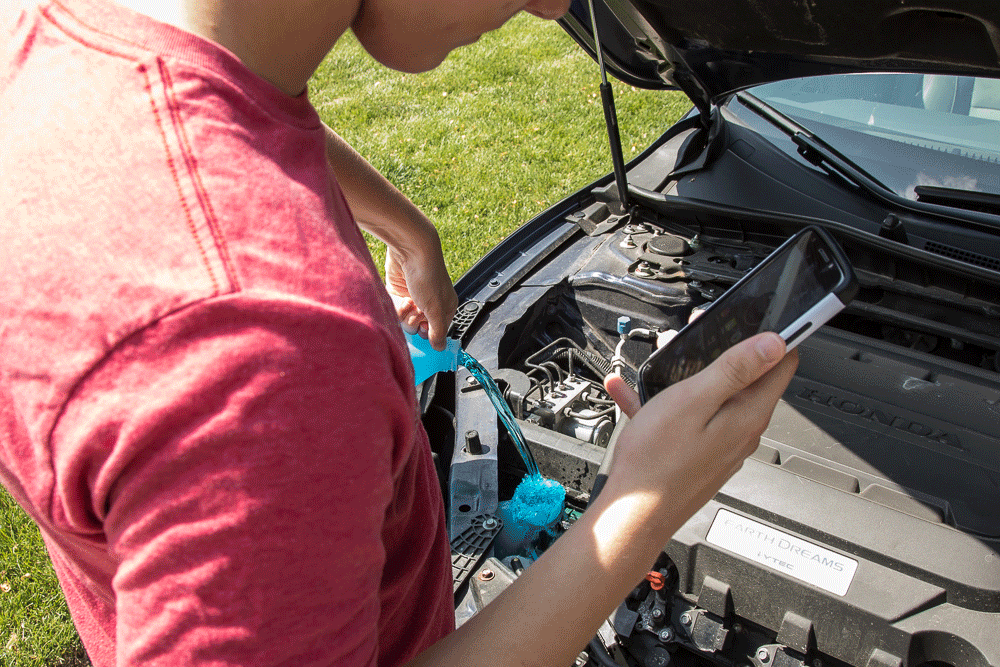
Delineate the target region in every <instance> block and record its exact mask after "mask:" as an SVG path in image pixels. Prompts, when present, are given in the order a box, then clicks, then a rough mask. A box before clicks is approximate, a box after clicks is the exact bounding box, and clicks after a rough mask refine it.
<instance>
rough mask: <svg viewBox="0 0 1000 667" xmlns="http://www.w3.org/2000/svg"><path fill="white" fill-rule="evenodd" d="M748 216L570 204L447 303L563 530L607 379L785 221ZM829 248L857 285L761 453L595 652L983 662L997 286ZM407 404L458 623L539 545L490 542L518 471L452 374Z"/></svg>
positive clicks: (580, 489) (999, 596)
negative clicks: (425, 458)
mask: <svg viewBox="0 0 1000 667" xmlns="http://www.w3.org/2000/svg"><path fill="white" fill-rule="evenodd" d="M753 229H754V231H753V233H750V232H748V231H746V228H745V226H744V225H743V224H741V223H740V222H739V221H738V220H731V221H712V222H708V223H706V222H704V221H699V222H698V223H697V224H692V223H691V222H690V221H687V220H680V221H678V220H676V219H673V218H672V217H670V216H666V215H664V214H662V213H658V212H656V211H653V210H644V209H640V208H638V207H637V208H635V209H633V210H632V211H630V212H629V213H628V214H626V215H615V214H614V213H613V212H612V211H611V210H610V209H609V208H608V206H607V205H605V204H602V203H600V201H594V200H589V201H584V202H581V203H580V204H579V205H578V206H577V207H576V208H575V210H568V211H567V212H566V214H565V217H564V221H563V222H562V224H561V225H560V226H558V227H557V228H554V229H551V230H548V231H546V232H545V234H543V235H540V236H539V237H538V238H537V239H536V241H535V250H534V251H533V252H531V253H526V252H521V253H520V254H519V255H514V256H513V261H511V262H508V263H507V264H505V265H503V266H494V267H493V272H492V273H491V274H489V275H487V278H488V281H487V280H484V281H483V283H482V284H481V285H480V286H479V289H478V290H476V291H473V292H474V293H473V297H474V298H471V299H469V300H467V301H466V302H465V303H464V304H463V305H462V306H461V307H460V309H459V315H458V316H457V317H456V320H455V323H454V324H453V332H452V333H453V334H454V335H455V336H456V337H460V338H461V339H462V341H463V347H464V349H466V350H467V351H468V352H469V353H470V354H471V355H472V356H474V357H475V358H477V359H478V360H479V361H480V362H481V363H482V364H483V365H484V366H485V367H486V368H488V369H490V372H491V373H492V374H493V375H494V378H495V379H496V380H497V383H498V385H499V386H500V388H501V389H502V390H503V392H504V397H505V399H506V401H507V403H508V404H509V405H510V407H511V410H512V411H513V413H514V416H515V417H516V419H517V420H518V424H519V425H520V426H521V428H522V430H523V432H524V434H525V437H526V439H527V442H528V446H529V448H530V449H531V451H532V454H533V456H534V458H535V460H536V461H537V463H538V466H539V469H540V470H541V473H542V474H543V475H544V476H546V477H548V478H551V479H555V480H557V481H559V482H560V483H561V484H563V485H564V486H565V487H566V489H567V508H566V511H565V513H564V516H563V520H562V526H563V527H565V526H568V525H569V524H570V523H571V522H572V521H573V519H574V518H575V517H576V516H578V515H579V512H581V511H583V509H584V508H585V507H586V505H587V502H588V501H589V498H590V495H591V493H592V492H594V488H595V487H594V485H595V482H598V480H599V478H600V477H601V473H602V463H604V462H605V459H606V453H607V452H608V451H609V448H613V445H614V441H615V439H616V437H617V434H618V432H619V431H620V429H621V427H622V426H623V425H624V423H625V421H626V420H625V419H623V418H622V417H621V416H620V414H619V413H618V411H617V410H616V408H615V406H614V403H613V401H612V400H611V399H610V397H609V396H608V395H607V393H606V392H605V390H604V388H603V386H602V382H601V381H602V379H603V377H604V376H605V375H607V374H608V373H610V372H612V371H619V372H621V373H622V374H623V375H624V376H625V378H626V379H627V380H630V381H632V382H633V383H634V380H635V375H636V370H637V368H638V366H639V365H640V364H641V362H642V361H643V360H644V359H645V358H646V357H647V356H648V355H649V354H650V353H651V352H652V351H653V350H654V349H655V348H656V346H657V341H658V339H660V338H661V337H662V335H663V334H664V333H665V332H668V331H671V330H676V329H679V328H681V327H682V326H683V325H684V323H686V322H687V321H688V318H689V317H690V316H691V313H692V311H693V310H694V309H695V308H698V307H699V306H703V305H704V304H706V303H708V302H710V301H712V300H714V299H715V298H717V297H718V296H719V295H721V294H722V293H723V292H724V291H725V290H726V289H727V288H728V287H729V286H730V285H732V284H733V283H734V282H735V281H736V280H738V279H739V278H740V277H741V276H742V275H743V274H744V273H745V272H746V271H748V270H749V269H751V268H752V267H753V266H755V265H756V264H757V263H758V262H760V261H761V260H762V259H763V258H764V257H766V256H767V255H768V254H769V252H770V251H771V250H772V249H773V248H774V247H776V246H777V245H779V244H780V242H781V240H783V238H784V237H785V236H787V234H788V231H787V229H786V228H785V227H783V226H782V225H779V224H774V225H771V226H767V225H764V226H761V225H755V226H754V227H753ZM840 240H841V241H842V243H843V246H844V249H845V251H846V252H847V253H848V256H849V257H850V259H851V262H852V264H853V265H854V267H855V271H856V273H857V275H858V277H859V281H860V282H861V285H862V289H861V292H860V294H859V296H858V297H857V299H856V300H855V301H854V303H853V304H851V306H849V308H848V309H847V310H845V311H844V312H843V313H841V314H840V315H838V316H837V317H835V318H834V320H832V321H831V322H830V323H829V324H828V325H826V326H824V327H823V328H822V329H821V330H820V331H818V332H817V333H816V334H815V335H814V336H812V337H811V338H809V339H807V340H806V341H804V342H803V343H802V344H801V346H800V347H799V350H800V364H799V369H798V372H797V374H796V377H795V378H794V380H793V381H792V384H791V385H790V386H789V388H788V390H787V392H786V393H785V395H784V397H783V399H782V400H781V402H780V403H779V405H778V408H777V410H776V412H775V414H774V417H773V419H772V422H771V425H770V426H769V428H768V429H767V431H766V432H765V433H764V436H763V437H762V439H761V444H760V446H759V448H758V449H757V451H756V452H755V454H754V455H753V456H752V457H751V458H750V459H749V460H748V461H747V462H746V464H745V465H744V467H743V469H742V470H741V471H740V472H739V473H737V474H736V475H735V476H734V477H733V478H732V479H731V480H730V481H729V482H728V483H727V484H726V485H725V486H724V487H723V489H722V490H721V492H720V493H719V494H718V495H717V496H716V497H715V499H714V500H712V501H711V502H710V503H709V504H708V505H707V506H705V507H704V508H702V509H701V510H700V511H699V512H698V513H697V514H696V515H695V516H694V517H692V518H691V519H690V520H689V521H688V522H687V524H685V526H684V527H683V529H682V530H681V531H679V532H678V533H677V534H676V535H675V536H674V537H673V539H672V540H671V541H670V543H669V544H667V545H664V549H663V553H662V554H661V556H660V558H659V560H658V561H657V562H656V563H655V564H651V569H650V574H649V576H647V578H646V580H645V581H643V582H640V583H639V584H638V585H637V587H636V589H635V590H634V591H633V593H632V594H631V595H630V596H629V598H628V599H626V600H625V601H623V603H622V605H621V606H620V607H619V609H618V611H617V612H616V614H615V615H614V616H613V617H612V618H611V619H609V622H608V624H607V625H606V627H605V628H604V629H603V630H602V633H601V635H600V636H601V637H602V638H603V644H604V646H606V647H607V649H608V650H609V651H610V653H609V656H606V657H608V658H610V657H611V656H612V655H614V656H617V657H618V659H619V664H628V665H644V666H649V667H664V666H665V665H668V664H676V665H739V666H741V667H743V666H745V665H756V666H757V667H772V666H773V667H779V666H781V667H784V666H786V665H787V666H792V665H795V666H801V665H813V666H814V667H820V666H824V667H833V666H840V665H852V666H853V665H857V666H868V667H890V666H893V665H908V666H917V667H937V666H944V665H955V666H958V665H962V666H966V665H968V666H974V667H980V666H983V667H985V666H986V665H992V664H998V662H1000V648H998V642H997V639H996V637H997V636H998V631H1000V515H998V514H997V512H996V508H997V507H998V506H1000V445H998V439H1000V375H998V364H1000V360H998V354H997V352H998V349H1000V325H998V322H1000V317H998V316H1000V298H998V293H997V290H996V288H995V287H994V286H991V285H989V284H987V283H985V282H983V283H980V282H977V281H975V280H970V279H969V278H968V277H967V276H962V275H957V274H954V273H953V272H949V271H948V270H942V269H937V268H935V267H934V266H933V265H930V264H925V263H921V262H919V261H916V260H914V259H913V258H911V257H908V256H899V255H894V254H893V253H888V252H884V251H882V250H880V249H878V248H874V247H870V246H867V245H865V244H863V243H860V242H856V241H855V240H854V239H851V238H841V239H840ZM528 256H531V257H534V258H535V259H534V260H533V262H528V261H527V260H526V259H525V258H526V257H528ZM518 262H521V263H520V264H519V263H518ZM422 407H423V410H424V422H425V427H426V428H427V430H428V433H429V435H430V437H431V442H432V445H433V447H434V449H435V454H436V455H437V457H438V459H439V464H440V470H441V473H442V478H443V479H444V480H445V481H444V492H445V497H446V499H448V502H449V528H450V534H451V535H452V546H453V565H454V571H455V580H456V586H455V589H456V604H457V612H456V617H457V619H458V621H459V623H461V622H462V621H463V620H464V619H465V618H468V617H469V616H471V615H472V614H474V613H475V612H476V611H477V610H478V609H479V608H481V606H482V605H484V604H486V603H487V602H488V601H489V600H490V599H492V597H495V595H496V593H497V592H498V588H499V589H502V587H503V586H504V585H506V583H509V581H512V580H513V578H515V577H516V576H517V574H518V572H519V570H520V569H521V568H523V567H527V566H530V561H531V555H532V554H515V555H514V556H513V557H512V556H511V555H510V554H507V555H504V554H499V553H496V552H495V550H494V548H493V544H492V542H493V538H494V536H495V535H496V534H497V532H498V531H499V526H498V523H497V519H496V514H497V506H498V504H499V503H501V502H503V501H504V500H506V499H509V498H510V497H511V495H512V493H513V489H514V487H515V486H516V485H517V483H518V482H519V481H520V479H521V478H522V477H523V476H524V473H525V469H524V465H523V463H522V462H521V460H520V459H519V457H518V456H517V454H516V451H515V448H514V446H513V444H512V442H511V441H510V439H509V437H508V436H507V434H506V432H505V431H504V430H503V429H502V428H498V427H497V419H496V413H495V411H494V410H493V407H492V406H491V405H490V403H489V401H488V398H487V397H486V396H485V392H484V391H483V390H482V388H481V387H480V386H479V385H478V384H477V383H476V382H475V379H474V378H471V376H469V375H468V374H467V373H465V372H464V369H460V370H459V371H458V372H456V373H454V374H450V373H449V374H442V375H439V376H438V377H437V378H436V379H434V380H433V381H430V382H428V383H425V385H424V386H423V390H422ZM605 465H606V464H605ZM599 486H600V483H598V489H599ZM557 532H558V531H557ZM554 537H557V534H556V535H554ZM534 546H535V551H534V553H539V552H541V551H544V546H545V545H544V544H536V545H534ZM486 573H488V574H489V576H486ZM592 644H593V643H592ZM594 650H602V649H601V647H597V648H596V649H595V648H592V649H591V651H594ZM591 659H592V660H594V661H596V662H597V664H604V663H602V662H601V661H600V659H597V658H591Z"/></svg>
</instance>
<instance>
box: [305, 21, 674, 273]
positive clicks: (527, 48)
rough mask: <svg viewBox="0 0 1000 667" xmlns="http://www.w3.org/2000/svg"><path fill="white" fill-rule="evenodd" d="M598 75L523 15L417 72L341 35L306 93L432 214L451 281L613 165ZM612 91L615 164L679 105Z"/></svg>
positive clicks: (656, 96)
mask: <svg viewBox="0 0 1000 667" xmlns="http://www.w3.org/2000/svg"><path fill="white" fill-rule="evenodd" d="M598 84H599V72H598V69H597V65H596V64H595V63H594V62H593V60H591V59H590V58H588V57H587V56H586V55H585V54H584V53H583V51H582V50H581V49H580V48H579V47H577V46H576V44H575V43H573V42H572V40H570V38H569V37H568V36H567V35H566V34H565V33H564V32H563V31H562V30H561V29H560V28H559V27H558V26H556V25H555V24H551V23H547V22H544V21H540V20H537V19H534V18H531V17H529V16H526V15H523V16H520V17H517V18H515V19H514V20H512V21H511V22H510V23H508V24H507V25H506V26H505V27H504V28H502V29H501V30H499V31H498V32H496V33H493V34H490V35H487V36H485V37H484V38H483V39H482V40H480V42H478V43H477V44H475V45H473V46H471V47H467V48H465V49H460V50H458V51H456V52H455V53H453V54H452V55H451V57H450V58H449V59H448V60H447V61H445V63H444V64H443V65H442V66H441V67H439V68H438V69H436V70H434V71H432V72H428V73H426V74H421V75H417V76H414V75H404V74H399V73H396V72H392V71H390V70H387V69H385V68H382V67H379V66H377V65H375V66H373V65H372V63H371V60H370V58H368V56H367V55H365V54H364V52H363V51H362V50H361V49H360V48H359V47H358V45H357V44H356V43H355V42H354V41H353V40H352V39H345V40H342V41H341V43H340V44H338V45H337V47H336V48H335V49H334V50H333V52H332V53H331V54H330V56H329V57H328V58H327V60H326V62H325V63H324V66H323V67H322V69H321V70H320V72H318V73H317V75H316V79H315V81H314V85H313V88H312V93H311V95H312V100H313V103H314V104H315V105H316V107H317V109H319V111H320V114H321V115H322V116H323V118H324V120H326V121H327V122H328V123H329V124H330V125H331V126H332V127H333V128H335V129H336V130H337V131H338V132H339V133H340V134H341V135H342V136H343V137H344V138H345V139H347V140H348V141H349V142H350V143H351V144H352V145H353V146H354V147H355V148H356V149H357V150H358V151H360V152H361V153H362V154H363V155H365V156H366V157H367V158H368V159H369V160H370V161H371V162H372V164H374V165H375V166H376V167H377V168H378V169H379V170H380V171H381V172H382V173H383V174H385V175H386V176H388V177H389V179H390V180H392V181H393V182H394V183H395V184H396V185H397V187H399V188H400V189H401V190H402V191H403V192H404V193H405V194H406V195H407V196H409V197H410V198H411V199H412V200H413V201H414V202H416V203H417V204H418V205H419V206H420V207H421V208H422V209H423V210H424V211H425V212H426V213H427V214H428V215H429V216H430V217H431V219H432V220H433V221H434V223H435V224H436V225H437V227H438V230H439V232H440V234H441V239H442V244H443V246H444V248H445V260H446V262H447V264H448V268H449V270H450V271H451V275H452V279H458V278H459V277H460V276H461V275H462V274H463V273H464V272H465V271H466V270H468V268H469V267H470V266H472V264H473V263H474V262H475V261H476V260H477V259H478V258H479V257H481V256H482V255H483V254H484V253H485V252H486V251H487V250H489V249H490V248H491V247H493V246H494V245H496V243H497V241H499V240H500V239H502V238H503V237H505V236H507V235H508V234H510V232H512V231H513V230H514V228H515V227H517V226H518V225H520V224H521V223H523V222H525V221H527V220H529V219H530V218H532V217H533V216H534V215H535V214H536V213H538V212H539V211H541V210H543V209H544V208H546V207H547V206H548V205H550V204H552V203H554V202H556V201H558V200H560V199H562V198H563V197H565V196H567V195H568V194H570V193H572V192H573V191H574V190H577V189H579V188H580V187H581V186H583V185H585V184H587V183H589V182H590V181H592V180H594V179H595V178H597V177H599V176H602V175H603V174H606V173H608V172H610V171H611V159H610V154H609V148H608V139H607V134H606V132H605V129H604V113H603V111H602V108H601V101H600V94H599V89H598ZM614 90H615V102H616V106H617V109H618V114H619V117H620V119H621V123H620V124H621V134H622V143H623V147H624V151H625V157H626V160H627V159H628V158H630V157H632V156H634V155H636V154H637V153H638V152H639V151H641V150H642V149H643V148H645V147H646V146H647V145H649V143H650V142H652V141H653V139H655V138H656V137H657V136H659V134H660V133H661V132H662V131H663V130H664V129H665V128H666V127H667V126H668V125H669V124H670V123H672V122H673V121H674V120H676V119H677V118H678V117H679V116H680V115H681V114H682V113H684V112H685V111H686V110H687V109H688V108H689V107H690V103H689V102H688V101H687V99H686V98H685V97H683V96H682V95H680V94H679V93H667V94H663V93H654V92H650V91H643V90H637V89H634V88H632V87H631V86H627V85H625V84H622V83H618V84H617V85H615V86H614ZM373 253H375V254H376V255H377V256H378V257H381V255H380V253H381V249H380V248H379V247H378V246H377V244H375V245H373Z"/></svg>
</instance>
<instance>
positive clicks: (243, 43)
mask: <svg viewBox="0 0 1000 667" xmlns="http://www.w3.org/2000/svg"><path fill="white" fill-rule="evenodd" d="M115 2H117V3H118V4H120V5H123V6H125V7H128V8H130V9H132V10H134V11H137V12H139V13H140V14H145V15H146V16H149V17H150V18H152V19H155V20H157V21H161V22H163V23H168V24H170V25H172V26H174V27H177V28H180V29H181V30H185V31H187V32H190V33H194V34H195V35H198V36H200V37H204V38H205V39H208V40H211V41H213V42H215V43H217V44H219V45H221V46H224V47H225V48H227V49H229V50H230V51H232V52H233V54H235V55H236V57H237V58H239V59H240V60H241V61H242V62H243V64H244V65H246V66H247V68H248V69H250V70H251V71H252V72H254V73H255V74H257V75H258V76H260V77H261V78H263V79H265V80H267V81H269V82H271V83H272V84H274V85H275V86H276V87H277V88H278V89H279V90H281V91H283V92H284V93H286V94H288V95H291V96H295V95H298V94H300V93H301V92H302V91H304V90H305V88H306V84H307V83H308V81H309V77H311V76H312V74H313V72H315V71H316V68H317V67H319V64H320V63H321V62H322V61H323V58H324V57H326V54H327V53H328V52H329V50H330V49H331V48H332V47H333V45H334V43H335V42H336V41H337V39H339V38H340V36H341V35H342V34H343V33H344V31H346V30H347V28H348V27H350V25H351V21H352V20H353V17H354V14H355V12H356V11H357V5H358V3H359V2H360V0H353V1H343V2H337V1H331V0H299V1H298V2H289V1H288V0H274V1H268V0H254V1H253V2H248V1H247V0H115Z"/></svg>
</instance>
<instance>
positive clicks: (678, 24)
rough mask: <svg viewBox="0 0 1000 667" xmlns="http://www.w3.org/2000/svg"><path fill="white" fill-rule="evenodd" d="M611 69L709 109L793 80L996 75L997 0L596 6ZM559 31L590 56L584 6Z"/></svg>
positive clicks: (615, 0) (580, 0)
mask: <svg viewBox="0 0 1000 667" xmlns="http://www.w3.org/2000/svg"><path fill="white" fill-rule="evenodd" d="M593 2H594V12H595V14H596V18H597V23H598V26H599V29H600V31H601V35H600V37H601V44H602V47H603V50H604V57H605V62H606V65H607V68H608V71H609V72H610V73H611V74H613V75H614V76H616V77H618V78H619V79H621V80H623V81H625V82H627V83H629V84H631V85H635V86H641V87H644V88H671V87H677V88H680V89H682V90H684V91H685V92H686V93H687V94H688V96H689V97H691V99H692V100H693V101H694V102H695V104H696V105H698V106H699V107H700V108H703V109H704V108H706V107H708V106H709V105H711V104H713V103H715V102H716V101H718V100H719V99H720V98H722V97H724V96H726V95H728V94H729V93H732V92H734V91H736V90H739V89H742V88H747V87H749V86H753V85H756V84H760V83H767V82H771V81H778V80H782V79H790V78H795V77H803V76H811V75H819V74H838V73H849V72H873V71H896V72H922V73H939V74H959V75H969V76H992V77H1000V3H998V2H996V0H919V1H917V0H863V1H859V0H801V1H797V0H796V1H789V0H593ZM561 23H562V25H563V27H564V28H565V29H566V30H567V32H569V33H570V35H572V36H573V37H574V39H576V40H577V42H579V43H580V45H581V46H583V48H584V49H585V50H587V51H588V52H590V54H591V55H594V47H593V31H592V29H591V19H590V11H589V2H588V0H574V1H573V4H572V6H571V8H570V11H569V13H568V14H567V15H566V16H565V17H564V18H563V19H561Z"/></svg>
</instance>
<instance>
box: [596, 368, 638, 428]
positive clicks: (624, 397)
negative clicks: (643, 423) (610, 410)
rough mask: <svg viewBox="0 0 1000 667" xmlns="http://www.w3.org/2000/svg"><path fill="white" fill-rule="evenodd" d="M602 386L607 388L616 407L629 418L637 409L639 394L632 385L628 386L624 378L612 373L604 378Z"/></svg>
mask: <svg viewBox="0 0 1000 667" xmlns="http://www.w3.org/2000/svg"><path fill="white" fill-rule="evenodd" d="M604 388H605V389H607V390H608V395H610V396H611V398H613V399H614V401H615V403H617V404H618V407H619V408H621V410H622V412H624V413H625V414H626V415H627V416H628V418H629V419H631V418H632V417H633V416H635V413H637V412H638V411H639V407H640V406H641V403H640V401H639V394H637V393H636V392H635V390H634V389H632V387H630V386H628V384H627V383H626V382H625V378H623V377H622V376H621V375H618V374H617V373H613V374H611V375H609V376H607V377H606V378H604Z"/></svg>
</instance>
